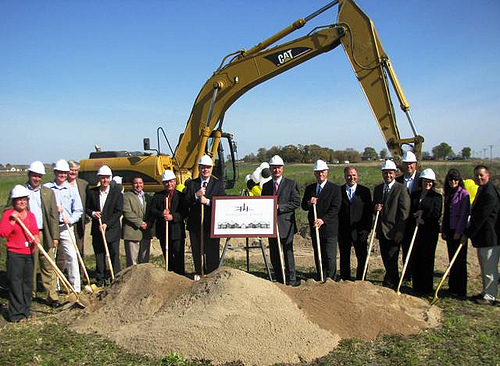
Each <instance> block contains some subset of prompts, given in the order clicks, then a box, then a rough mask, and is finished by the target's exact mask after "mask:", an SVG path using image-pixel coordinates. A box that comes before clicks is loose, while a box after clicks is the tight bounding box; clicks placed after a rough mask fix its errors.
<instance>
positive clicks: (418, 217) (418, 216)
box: [414, 210, 425, 225]
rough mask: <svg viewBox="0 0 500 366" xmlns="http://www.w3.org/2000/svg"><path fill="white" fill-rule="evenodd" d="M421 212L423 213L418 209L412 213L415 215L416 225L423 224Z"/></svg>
mask: <svg viewBox="0 0 500 366" xmlns="http://www.w3.org/2000/svg"><path fill="white" fill-rule="evenodd" d="M422 214H423V211H422V210H418V211H417V212H415V214H414V216H415V222H416V224H417V225H424V224H425V222H424V220H423V219H422Z"/></svg>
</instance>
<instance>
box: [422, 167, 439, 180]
mask: <svg viewBox="0 0 500 366" xmlns="http://www.w3.org/2000/svg"><path fill="white" fill-rule="evenodd" d="M418 178H419V179H424V178H425V179H429V180H433V181H435V180H436V173H434V170H432V169H431V168H427V169H424V170H422V173H420V176H419V177H418Z"/></svg>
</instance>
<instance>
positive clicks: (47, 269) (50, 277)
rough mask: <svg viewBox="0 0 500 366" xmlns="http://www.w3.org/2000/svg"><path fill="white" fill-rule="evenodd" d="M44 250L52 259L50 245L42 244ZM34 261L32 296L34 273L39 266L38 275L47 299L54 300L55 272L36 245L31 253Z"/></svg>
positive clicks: (56, 296)
mask: <svg viewBox="0 0 500 366" xmlns="http://www.w3.org/2000/svg"><path fill="white" fill-rule="evenodd" d="M40 242H41V243H43V242H44V241H43V233H42V232H40ZM43 248H44V249H45V251H46V252H47V253H48V254H49V257H50V258H51V259H52V260H54V259H55V258H54V250H53V248H52V246H50V247H47V246H46V245H43ZM33 258H34V263H33V289H32V293H31V295H32V297H36V292H37V288H36V274H37V272H38V267H40V276H41V278H42V286H43V288H44V289H45V292H46V293H47V300H49V301H54V300H57V299H58V298H59V297H58V295H57V290H56V273H55V272H54V269H53V268H52V266H51V265H50V263H49V261H48V260H47V259H46V258H45V256H44V255H43V254H41V253H40V251H39V250H38V247H36V248H35V252H34V253H33Z"/></svg>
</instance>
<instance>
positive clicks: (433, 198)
mask: <svg viewBox="0 0 500 366" xmlns="http://www.w3.org/2000/svg"><path fill="white" fill-rule="evenodd" d="M420 194H421V190H420V189H419V190H417V191H415V192H413V193H412V194H411V196H410V200H411V209H410V217H409V222H410V225H409V226H410V228H411V229H412V230H413V229H415V221H416V219H415V217H414V214H415V212H417V211H419V210H422V220H424V224H423V225H420V227H419V229H418V230H419V232H421V231H426V232H428V233H439V220H440V218H441V212H442V210H443V196H441V194H439V193H437V192H436V191H435V190H433V189H431V190H430V191H429V192H428V193H427V194H426V195H425V197H424V198H423V199H422V201H420Z"/></svg>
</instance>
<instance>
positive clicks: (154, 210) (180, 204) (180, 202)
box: [148, 190, 189, 240]
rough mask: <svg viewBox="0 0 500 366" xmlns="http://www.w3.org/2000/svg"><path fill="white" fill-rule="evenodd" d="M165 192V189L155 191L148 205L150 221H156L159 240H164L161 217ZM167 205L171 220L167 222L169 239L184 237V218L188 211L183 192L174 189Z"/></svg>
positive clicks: (163, 220) (163, 221) (163, 226)
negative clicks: (170, 200)
mask: <svg viewBox="0 0 500 366" xmlns="http://www.w3.org/2000/svg"><path fill="white" fill-rule="evenodd" d="M165 193H166V191H162V192H157V193H155V194H154V196H153V200H152V202H151V206H150V207H151V208H150V220H151V221H150V223H151V225H152V224H153V222H156V237H157V238H158V239H160V240H165V219H164V218H163V210H164V209H165ZM169 206H170V212H171V214H172V216H173V220H172V221H169V222H168V237H169V239H170V240H179V239H184V238H185V237H186V231H185V227H184V219H185V218H186V217H187V216H188V212H189V209H188V206H187V203H186V200H185V197H184V194H183V193H181V192H179V191H177V190H174V193H173V196H172V202H169ZM148 224H149V223H148Z"/></svg>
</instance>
